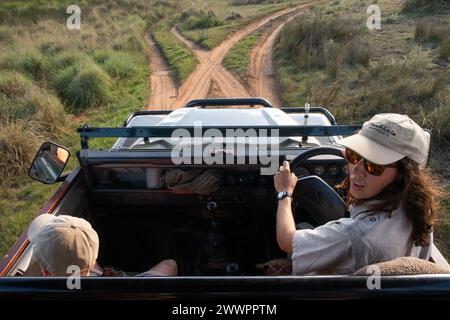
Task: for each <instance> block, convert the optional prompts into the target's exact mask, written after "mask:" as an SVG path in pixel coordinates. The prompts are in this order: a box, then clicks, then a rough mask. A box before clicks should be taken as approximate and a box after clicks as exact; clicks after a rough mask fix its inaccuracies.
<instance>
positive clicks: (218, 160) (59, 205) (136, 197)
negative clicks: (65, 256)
mask: <svg viewBox="0 0 450 320" xmlns="http://www.w3.org/2000/svg"><path fill="white" fill-rule="evenodd" d="M257 105H259V106H261V107H260V108H256V107H255V106H257ZM232 106H247V107H246V108H232ZM359 128H360V126H348V125H337V124H336V121H335V119H334V117H333V115H332V114H331V113H330V112H329V111H328V110H326V109H324V108H320V107H311V108H309V107H305V108H298V107H286V108H272V106H271V105H270V103H269V102H268V101H266V100H264V99H259V98H242V99H206V100H195V101H191V102H189V103H188V104H187V105H186V106H185V107H184V108H180V109H176V110H173V111H169V110H162V111H139V112H135V113H133V114H132V115H130V116H129V117H128V119H126V121H125V123H124V125H123V127H120V128H91V127H88V126H83V127H80V128H79V129H78V132H79V134H80V139H81V150H80V151H79V152H77V157H78V160H79V163H80V166H79V167H78V168H76V169H74V170H72V171H71V172H70V173H69V174H68V175H64V176H61V174H62V171H63V169H64V166H65V164H66V163H67V159H68V157H69V153H68V152H67V151H65V149H64V148H62V147H60V146H57V145H54V144H51V143H44V144H43V146H42V147H41V149H40V151H39V152H38V154H37V155H36V158H35V160H34V162H33V164H32V166H31V168H30V175H31V176H32V177H33V178H34V179H37V180H40V181H42V182H44V183H54V182H57V181H63V183H62V184H61V186H60V187H59V189H58V190H57V191H56V193H55V194H54V195H53V197H52V198H51V199H50V200H49V201H48V202H47V203H46V204H45V206H44V207H43V208H42V209H41V210H40V214H42V213H46V212H48V213H52V214H55V215H59V214H66V215H73V216H77V217H83V218H85V219H87V220H88V221H90V222H91V223H92V225H93V227H94V228H95V229H96V230H97V232H98V234H99V237H100V252H99V258H98V261H99V263H100V265H103V266H105V265H111V266H113V267H114V268H117V269H122V270H125V271H126V273H127V274H128V276H126V277H88V278H83V280H82V283H81V285H82V287H81V290H69V289H68V288H67V286H66V281H65V279H62V278H52V277H50V278H42V277H37V276H38V275H39V272H38V270H36V268H35V266H34V267H33V261H32V248H31V246H30V245H29V241H28V239H27V236H26V231H25V232H24V233H23V234H22V236H21V237H20V238H19V240H18V241H17V243H16V244H15V245H14V246H13V247H12V248H11V249H10V251H9V252H8V253H7V255H6V256H5V257H3V259H2V260H1V261H0V274H1V275H2V276H10V277H3V278H1V279H0V296H2V297H40V298H52V297H58V298H72V297H82V298H116V299H129V298H137V299H155V298H156V299H159V298H160V299H171V298H201V297H203V298H204V297H207V298H214V297H237V296H247V297H248V296H252V297H254V296H258V297H282V298H288V299H301V298H321V299H325V298H333V299H335V298H371V297H378V298H379V297H389V298H391V297H421V296H427V297H446V298H448V297H449V294H450V275H445V274H438V275H405V276H382V281H381V289H379V290H370V286H369V287H368V286H367V281H368V277H364V276H363V277H361V276H352V275H348V276H274V275H267V274H264V270H263V268H261V266H264V263H265V262H267V261H270V260H274V259H277V258H285V257H286V255H285V253H284V252H282V251H281V250H280V249H279V248H278V245H277V242H276V237H275V213H276V206H277V201H276V199H275V189H274V186H273V174H274V173H275V172H276V171H277V170H278V167H279V165H280V164H281V163H282V162H283V160H288V161H290V166H291V169H292V170H293V172H294V173H295V174H296V175H297V176H298V177H300V180H299V183H298V185H297V188H296V192H295V193H294V200H295V201H294V215H295V220H296V223H297V224H299V225H300V224H301V223H305V222H307V223H309V224H312V225H313V226H318V225H321V224H324V223H326V222H328V221H330V220H335V219H339V218H341V217H345V216H346V214H347V213H346V210H345V206H344V202H343V200H342V197H345V194H342V193H341V192H340V191H338V190H336V189H335V185H336V184H337V183H339V182H341V181H342V180H343V179H344V178H345V175H346V168H345V165H346V162H345V161H344V159H343V158H342V153H341V149H340V148H339V146H338V142H339V140H340V139H341V138H342V136H346V135H351V134H353V133H354V132H355V131H356V130H358V129H359ZM105 137H118V139H117V140H116V142H115V143H114V145H113V146H112V148H111V149H109V150H92V149H90V148H89V143H90V139H91V138H105ZM165 258H173V259H175V260H176V261H177V263H178V276H177V277H148V278H142V277H133V276H132V275H133V273H134V272H141V271H144V270H146V269H148V267H149V266H151V265H153V264H155V263H157V262H159V261H161V260H162V259H165ZM432 259H433V260H434V261H435V262H439V263H443V264H446V261H445V259H444V258H443V257H442V255H440V253H439V251H437V249H436V248H435V247H433V255H432ZM368 276H370V275H368Z"/></svg>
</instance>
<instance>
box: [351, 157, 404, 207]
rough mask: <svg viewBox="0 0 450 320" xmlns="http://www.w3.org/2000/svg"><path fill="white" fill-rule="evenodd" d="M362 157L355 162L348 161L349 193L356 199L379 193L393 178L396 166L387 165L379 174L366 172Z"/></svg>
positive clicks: (395, 174) (395, 173)
mask: <svg viewBox="0 0 450 320" xmlns="http://www.w3.org/2000/svg"><path fill="white" fill-rule="evenodd" d="M363 162H364V159H361V160H360V161H359V162H358V163H356V164H351V163H348V169H349V174H350V193H351V195H352V196H353V197H354V198H356V199H369V198H372V197H374V196H376V195H377V194H379V193H380V192H381V191H382V190H383V189H384V188H385V187H387V186H388V185H389V184H390V183H391V182H393V181H394V180H395V177H396V176H397V168H392V167H387V168H385V169H384V172H383V173H382V174H381V175H380V176H374V175H371V174H369V173H367V171H366V169H365V168H364V164H363Z"/></svg>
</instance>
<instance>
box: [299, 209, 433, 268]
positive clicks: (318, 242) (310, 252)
mask: <svg viewBox="0 0 450 320" xmlns="http://www.w3.org/2000/svg"><path fill="white" fill-rule="evenodd" d="M371 204H373V202H371ZM349 211H350V218H342V219H339V220H337V221H331V222H329V223H327V224H325V225H323V226H320V227H317V228H315V229H312V230H297V231H296V232H295V233H294V237H293V239H292V244H293V253H292V256H291V258H292V273H293V274H294V275H318V274H352V273H354V272H355V271H356V270H358V269H360V268H362V267H364V266H367V265H369V264H373V263H377V262H382V261H388V260H392V259H395V258H398V257H403V256H412V257H418V258H422V259H426V260H428V259H429V257H430V254H431V247H432V246H431V245H430V246H427V247H416V246H414V244H413V241H412V237H411V231H412V222H411V221H410V220H409V219H408V218H407V217H406V214H405V211H404V210H403V208H402V207H399V208H398V209H397V210H396V211H394V212H393V215H392V216H391V217H390V218H389V214H388V213H386V212H376V213H373V212H368V208H367V206H351V207H350V210H349ZM432 242H433V235H432V233H430V235H429V243H430V244H431V243H432Z"/></svg>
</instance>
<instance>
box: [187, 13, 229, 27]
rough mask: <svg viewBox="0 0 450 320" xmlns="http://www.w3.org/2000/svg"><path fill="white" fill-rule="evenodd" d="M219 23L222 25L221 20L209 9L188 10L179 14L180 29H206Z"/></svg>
mask: <svg viewBox="0 0 450 320" xmlns="http://www.w3.org/2000/svg"><path fill="white" fill-rule="evenodd" d="M221 25H223V21H222V20H220V19H219V18H218V17H217V16H216V14H215V13H214V12H213V11H211V10H210V11H208V12H204V11H203V10H201V11H189V12H184V13H183V14H182V15H181V23H180V29H182V30H193V29H206V28H212V27H217V26H221Z"/></svg>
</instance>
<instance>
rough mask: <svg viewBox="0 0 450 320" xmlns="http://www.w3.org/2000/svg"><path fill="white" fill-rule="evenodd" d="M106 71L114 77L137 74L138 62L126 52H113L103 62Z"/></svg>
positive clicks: (126, 76)
mask: <svg viewBox="0 0 450 320" xmlns="http://www.w3.org/2000/svg"><path fill="white" fill-rule="evenodd" d="M103 68H104V69H105V71H106V72H107V73H108V74H109V75H110V76H111V77H114V78H128V77H130V76H132V75H133V74H135V72H136V63H135V61H134V60H133V57H131V56H130V55H129V54H127V53H125V52H114V53H112V54H111V55H110V56H109V57H108V58H107V59H106V60H105V61H104V63H103Z"/></svg>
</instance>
